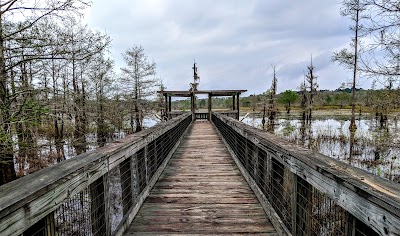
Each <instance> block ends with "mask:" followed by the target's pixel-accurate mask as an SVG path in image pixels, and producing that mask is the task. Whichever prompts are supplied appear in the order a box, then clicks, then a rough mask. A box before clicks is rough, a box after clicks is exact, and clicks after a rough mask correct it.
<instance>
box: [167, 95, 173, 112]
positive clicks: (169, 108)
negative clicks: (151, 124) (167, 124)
mask: <svg viewBox="0 0 400 236" xmlns="http://www.w3.org/2000/svg"><path fill="white" fill-rule="evenodd" d="M168 111H169V112H171V111H172V97H171V96H168Z"/></svg>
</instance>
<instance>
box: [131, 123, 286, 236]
mask: <svg viewBox="0 0 400 236" xmlns="http://www.w3.org/2000/svg"><path fill="white" fill-rule="evenodd" d="M177 233H178V234H184V235H188V234H202V235H204V234H208V235H216V234H255V235H278V234H277V233H276V231H275V229H274V227H273V226H272V224H271V222H270V220H269V219H268V218H267V216H266V214H265V212H264V210H263V208H262V207H261V205H260V203H259V202H258V199H257V198H256V196H255V194H254V193H253V191H252V190H251V189H250V187H249V186H248V184H247V182H246V181H245V179H244V178H243V177H242V175H241V173H240V171H239V169H238V168H237V166H236V164H235V162H234V161H233V159H232V157H231V156H230V154H229V152H228V150H227V148H226V147H225V145H224V144H223V142H222V140H221V139H220V137H219V136H218V134H217V132H216V130H215V128H214V126H213V125H212V124H211V123H210V122H208V121H195V122H194V123H193V125H192V127H191V128H190V130H189V132H188V133H187V135H186V137H184V139H183V141H182V143H181V144H180V146H179V147H178V149H177V150H176V152H175V154H174V155H173V156H172V159H171V160H170V163H169V165H168V166H167V167H166V169H165V170H164V172H163V173H162V175H161V177H160V179H159V181H158V182H157V184H156V185H155V186H154V188H153V189H152V190H151V192H150V195H149V196H148V197H147V199H146V201H145V202H144V204H143V206H142V208H141V209H140V211H139V212H138V214H137V215H136V217H135V219H134V221H133V223H132V224H131V226H130V227H129V229H128V230H127V231H126V233H125V235H141V234H146V235H166V234H177Z"/></svg>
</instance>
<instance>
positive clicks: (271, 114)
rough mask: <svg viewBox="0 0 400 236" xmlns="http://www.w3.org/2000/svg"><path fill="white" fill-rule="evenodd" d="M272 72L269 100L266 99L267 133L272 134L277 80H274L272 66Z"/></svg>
mask: <svg viewBox="0 0 400 236" xmlns="http://www.w3.org/2000/svg"><path fill="white" fill-rule="evenodd" d="M272 70H273V78H272V83H271V88H270V90H269V98H268V124H267V131H268V132H272V133H273V132H274V120H275V116H276V112H277V109H276V107H275V100H276V91H277V86H278V79H277V78H276V67H275V66H272Z"/></svg>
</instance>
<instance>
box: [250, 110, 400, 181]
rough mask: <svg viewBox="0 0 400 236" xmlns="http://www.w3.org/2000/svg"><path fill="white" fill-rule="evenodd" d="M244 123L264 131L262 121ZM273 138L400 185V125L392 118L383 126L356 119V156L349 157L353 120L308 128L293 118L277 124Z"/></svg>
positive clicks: (371, 119) (319, 122)
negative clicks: (350, 130) (351, 121)
mask: <svg viewBox="0 0 400 236" xmlns="http://www.w3.org/2000/svg"><path fill="white" fill-rule="evenodd" d="M243 122H245V123H247V124H249V125H252V126H254V127H257V128H260V129H262V123H261V118H260V117H256V116H250V117H247V118H245V119H244V120H243ZM274 123H275V125H274V131H273V132H274V134H275V135H277V136H279V137H281V138H283V139H286V140H288V141H290V142H294V143H297V144H299V145H303V146H305V147H307V148H309V149H312V150H314V151H317V152H320V153H322V154H324V155H327V156H330V157H332V158H335V159H337V160H340V161H343V162H346V163H349V164H350V165H352V166H355V167H358V168H362V169H364V170H367V171H369V172H371V173H374V174H376V175H379V176H381V177H384V178H387V179H390V180H393V181H396V182H400V160H399V159H400V132H399V131H400V124H398V121H397V119H396V118H394V117H392V118H389V120H388V122H387V124H386V125H385V126H381V125H380V123H379V121H377V120H376V119H375V117H369V116H359V117H357V121H356V124H357V131H356V134H355V144H354V149H353V155H350V132H349V125H350V117H344V116H338V117H334V116H330V117H329V118H328V117H316V118H315V119H314V120H312V122H311V124H305V122H302V121H301V119H299V118H296V117H293V116H280V117H278V118H277V119H275V121H274Z"/></svg>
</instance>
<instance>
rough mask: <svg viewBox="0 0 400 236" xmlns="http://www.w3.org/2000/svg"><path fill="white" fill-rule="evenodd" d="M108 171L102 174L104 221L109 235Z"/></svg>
mask: <svg viewBox="0 0 400 236" xmlns="http://www.w3.org/2000/svg"><path fill="white" fill-rule="evenodd" d="M109 173H110V172H107V174H105V175H103V185H104V208H105V221H106V235H111V223H110V182H109Z"/></svg>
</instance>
